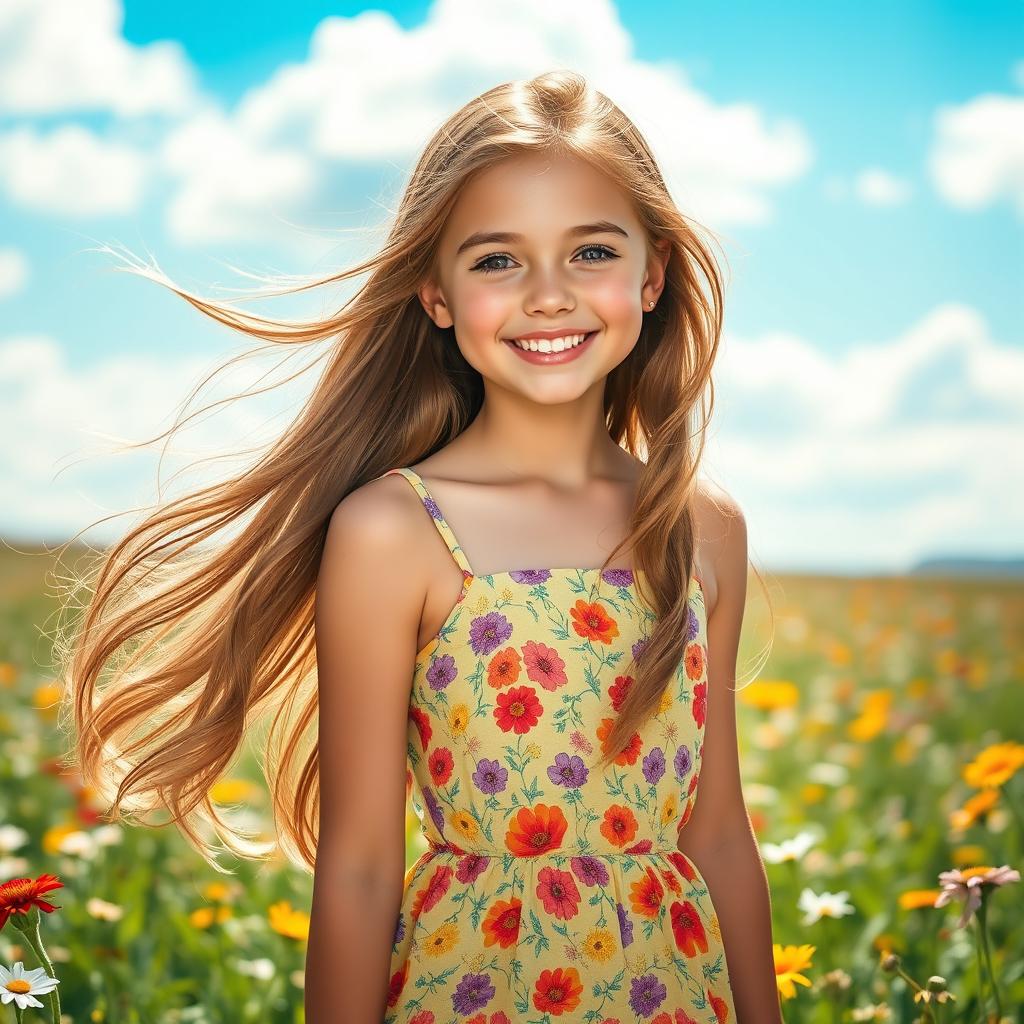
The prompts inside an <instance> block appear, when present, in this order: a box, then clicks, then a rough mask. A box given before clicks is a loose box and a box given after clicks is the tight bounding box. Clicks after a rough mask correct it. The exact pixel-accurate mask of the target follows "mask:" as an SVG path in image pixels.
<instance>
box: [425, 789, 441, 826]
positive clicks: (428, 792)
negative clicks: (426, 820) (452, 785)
mask: <svg viewBox="0 0 1024 1024" xmlns="http://www.w3.org/2000/svg"><path fill="white" fill-rule="evenodd" d="M423 799H424V801H425V802H426V805H427V810H428V811H429V812H430V817H431V820H432V821H433V822H434V826H435V827H436V828H437V831H438V832H440V833H441V835H442V836H443V835H444V813H443V812H442V811H441V807H440V805H439V804H438V802H437V797H436V796H434V791H433V790H432V789H431V788H430V787H429V786H424V787H423Z"/></svg>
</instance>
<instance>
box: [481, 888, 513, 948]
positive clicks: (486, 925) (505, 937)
mask: <svg viewBox="0 0 1024 1024" xmlns="http://www.w3.org/2000/svg"><path fill="white" fill-rule="evenodd" d="M522 910H523V904H522V902H521V901H520V900H518V899H516V897H515V896H513V897H512V899H510V900H495V901H494V902H493V903H492V904H491V907H490V909H489V910H488V911H487V916H486V917H485V918H484V920H483V925H482V928H483V933H484V945H485V946H493V945H494V944H495V943H498V945H499V946H501V948H502V949H507V948H508V947H509V946H511V945H513V944H514V943H515V942H516V940H517V939H518V938H519V922H520V920H521V917H522Z"/></svg>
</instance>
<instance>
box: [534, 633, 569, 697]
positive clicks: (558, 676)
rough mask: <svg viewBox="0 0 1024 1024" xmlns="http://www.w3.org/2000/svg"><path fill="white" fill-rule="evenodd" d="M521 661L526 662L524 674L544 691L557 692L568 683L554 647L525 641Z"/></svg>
mask: <svg viewBox="0 0 1024 1024" xmlns="http://www.w3.org/2000/svg"><path fill="white" fill-rule="evenodd" d="M523 661H525V662H526V674H527V675H528V676H529V677H530V679H532V680H533V681H534V682H535V683H539V684H540V685H541V686H542V687H543V688H544V689H545V690H557V689H558V687H560V686H564V685H565V684H566V683H567V682H568V681H569V677H568V676H567V675H566V674H565V662H564V661H563V660H562V658H561V657H560V656H559V654H558V651H556V650H555V649H554V647H548V645H547V644H542V643H538V642H537V641H536V640H527V641H526V643H525V644H523Z"/></svg>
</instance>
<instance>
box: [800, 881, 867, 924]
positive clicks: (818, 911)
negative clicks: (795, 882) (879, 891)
mask: <svg viewBox="0 0 1024 1024" xmlns="http://www.w3.org/2000/svg"><path fill="white" fill-rule="evenodd" d="M849 895H850V894H849V893H848V892H847V891H846V890H845V889H844V890H843V891H842V892H835V893H832V892H823V893H821V895H820V896H819V895H816V894H815V893H813V892H812V891H811V890H810V889H807V888H805V889H804V890H803V892H801V893H800V902H799V903H798V904H797V907H798V909H800V910H802V911H804V915H805V916H804V918H803V920H802V921H801V924H814V922H815V921H818V920H820V919H821V918H823V917H842V916H843V915H844V914H852V913H853V912H854V908H853V907H852V906H851V905H850V904H849V903H847V901H846V898H847V896H849Z"/></svg>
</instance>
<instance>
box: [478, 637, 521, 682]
mask: <svg viewBox="0 0 1024 1024" xmlns="http://www.w3.org/2000/svg"><path fill="white" fill-rule="evenodd" d="M521 667H522V662H521V661H520V658H519V652H518V651H517V650H516V649H515V648H514V647H506V648H505V649H504V650H503V651H498V653H497V654H495V656H494V657H493V658H491V660H490V663H489V664H488V666H487V685H488V686H492V687H493V688H494V689H495V690H500V689H501V688H502V687H503V686H511V685H512V683H514V682H515V681H516V680H517V679H518V678H519V673H520V671H521Z"/></svg>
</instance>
